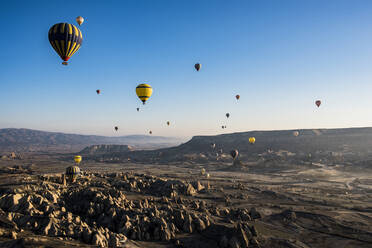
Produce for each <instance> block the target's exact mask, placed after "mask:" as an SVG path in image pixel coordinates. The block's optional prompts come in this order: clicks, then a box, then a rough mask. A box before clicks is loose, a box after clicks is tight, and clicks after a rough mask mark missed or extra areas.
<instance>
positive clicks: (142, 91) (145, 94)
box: [136, 84, 152, 104]
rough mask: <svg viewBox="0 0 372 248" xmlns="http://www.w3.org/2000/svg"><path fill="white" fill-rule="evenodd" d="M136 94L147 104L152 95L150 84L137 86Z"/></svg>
mask: <svg viewBox="0 0 372 248" xmlns="http://www.w3.org/2000/svg"><path fill="white" fill-rule="evenodd" d="M136 94H137V96H138V98H139V99H140V100H141V101H142V103H143V104H145V103H146V101H147V100H148V99H149V98H150V96H151V95H152V88H151V86H150V85H149V84H140V85H138V86H137V88H136Z"/></svg>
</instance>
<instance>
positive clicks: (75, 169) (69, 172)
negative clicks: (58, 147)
mask: <svg viewBox="0 0 372 248" xmlns="http://www.w3.org/2000/svg"><path fill="white" fill-rule="evenodd" d="M79 174H80V168H79V167H77V166H69V167H67V168H66V175H69V176H70V175H79Z"/></svg>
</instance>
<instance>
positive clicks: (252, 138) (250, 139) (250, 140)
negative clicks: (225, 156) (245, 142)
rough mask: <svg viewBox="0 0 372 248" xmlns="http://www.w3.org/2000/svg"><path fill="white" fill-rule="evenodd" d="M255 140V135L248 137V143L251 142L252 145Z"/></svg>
mask: <svg viewBox="0 0 372 248" xmlns="http://www.w3.org/2000/svg"><path fill="white" fill-rule="evenodd" d="M255 142H256V138H255V137H250V138H249V143H251V144H252V145H253V144H254V143H255Z"/></svg>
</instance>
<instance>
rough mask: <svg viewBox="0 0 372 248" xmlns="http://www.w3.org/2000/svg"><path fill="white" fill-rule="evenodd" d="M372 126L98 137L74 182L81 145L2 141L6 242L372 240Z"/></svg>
mask: <svg viewBox="0 0 372 248" xmlns="http://www.w3.org/2000/svg"><path fill="white" fill-rule="evenodd" d="M371 132H372V129H369V128H363V129H334V130H301V131H300V133H301V135H302V136H301V137H294V136H291V131H272V132H271V131H270V132H247V133H241V134H226V135H219V136H204V137H194V138H193V139H191V140H190V141H189V142H187V143H185V144H182V145H180V146H177V147H173V148H164V149H158V150H142V151H138V150H135V149H133V148H132V147H131V146H128V145H106V144H102V145H91V146H87V147H86V148H84V149H83V150H81V151H80V153H79V154H81V155H82V156H83V162H82V163H81V164H80V165H79V167H80V168H81V170H82V175H81V176H80V177H79V178H78V179H77V181H76V182H74V183H71V182H68V181H66V177H65V176H64V172H65V169H66V168H67V167H68V166H71V165H72V164H73V157H74V155H76V154H77V153H53V152H50V151H49V152H26V153H22V152H3V153H2V157H1V159H0V247H145V248H146V247H148V248H150V247H185V248H194V247H203V248H209V247H210V248H216V247H220V248H243V247H262V248H276V247H278V248H287V247H293V248H310V247H317V248H318V247H319V248H323V247H324V248H325V247H332V248H333V247H362V248H364V247H372V167H371V163H370V161H371V158H372V156H371V154H370V152H371V148H370V147H372V146H371V145H372V144H371V142H372V141H371V140H372V139H370V138H371V137H370V136H371V135H372V134H371ZM253 133H254V136H255V137H256V144H255V145H248V143H247V137H249V136H253V135H252V134H253ZM212 142H214V143H215V144H216V147H215V148H212V147H211V146H210V143H212ZM291 142H294V145H291ZM327 142H328V143H329V146H327ZM358 142H359V143H358ZM232 148H238V149H239V157H238V158H237V159H236V160H234V161H233V160H232V159H231V156H230V155H229V150H230V149H232ZM221 149H222V150H221Z"/></svg>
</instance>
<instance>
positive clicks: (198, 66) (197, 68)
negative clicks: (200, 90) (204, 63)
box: [194, 63, 201, 71]
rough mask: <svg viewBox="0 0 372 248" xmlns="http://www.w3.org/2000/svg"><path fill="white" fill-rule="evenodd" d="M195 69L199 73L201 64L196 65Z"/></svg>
mask: <svg viewBox="0 0 372 248" xmlns="http://www.w3.org/2000/svg"><path fill="white" fill-rule="evenodd" d="M194 67H195V69H196V70H197V71H199V70H200V68H201V64H199V63H196V64H195V65H194Z"/></svg>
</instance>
